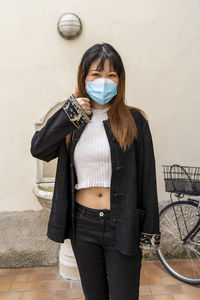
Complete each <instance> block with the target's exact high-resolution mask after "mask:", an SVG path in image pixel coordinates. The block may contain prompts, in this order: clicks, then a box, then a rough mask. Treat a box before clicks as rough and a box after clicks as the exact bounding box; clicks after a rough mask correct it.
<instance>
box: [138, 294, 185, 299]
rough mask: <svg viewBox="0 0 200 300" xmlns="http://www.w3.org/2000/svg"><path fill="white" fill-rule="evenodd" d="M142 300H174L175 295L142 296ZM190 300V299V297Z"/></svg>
mask: <svg viewBox="0 0 200 300" xmlns="http://www.w3.org/2000/svg"><path fill="white" fill-rule="evenodd" d="M140 300H174V298H173V296H169V295H157V296H155V295H154V296H141V297H140ZM188 300H189V299H188Z"/></svg>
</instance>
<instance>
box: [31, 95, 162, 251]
mask: <svg viewBox="0 0 200 300" xmlns="http://www.w3.org/2000/svg"><path fill="white" fill-rule="evenodd" d="M130 111H131V113H132V116H133V118H134V120H135V122H136V126H137V129H138V138H137V140H136V141H135V140H134V142H133V143H132V146H131V148H129V149H128V150H126V151H125V152H124V151H122V149H121V148H120V146H119V144H118V141H117V140H116V138H115V137H114V135H113V133H112V131H111V128H110V126H109V120H104V121H103V125H104V128H105V131H106V134H107V137H108V141H109V145H110V149H111V162H112V176H111V185H110V201H111V207H110V209H111V218H112V222H113V223H114V224H115V225H116V230H115V248H116V249H117V250H119V251H121V252H122V253H123V254H126V255H133V254H136V253H138V251H139V248H142V249H145V250H156V249H157V248H158V247H159V244H160V228H159V209H158V196H157V183H156V170H155V157H154V150H153V142H152V137H151V132H150V128H149V124H148V121H147V120H146V119H145V118H144V116H143V115H142V114H141V113H140V112H139V111H138V110H136V109H134V108H131V109H130ZM91 117H92V114H91V115H87V114H86V113H85V111H84V110H83V108H82V107H81V106H80V105H79V103H78V101H77V100H76V98H75V97H74V96H73V94H72V95H71V96H70V97H69V98H68V99H67V101H66V102H65V104H64V105H63V106H62V107H61V108H60V109H58V110H57V111H56V112H55V113H54V114H53V115H52V116H51V117H50V118H49V119H48V121H47V122H46V125H45V126H43V128H42V129H41V130H39V131H36V132H35V133H34V135H33V137H32V140H31V149H30V151H31V154H32V155H33V157H35V158H38V159H41V160H44V161H46V162H49V161H51V160H52V159H54V158H56V157H58V162H57V169H56V178H55V185H54V192H53V198H52V207H51V213H50V217H49V222H48V229H47V236H48V237H49V238H50V239H51V240H53V241H55V242H58V243H63V242H64V240H65V239H67V238H70V239H75V238H76V236H75V217H74V207H75V206H74V203H75V192H76V190H75V188H74V186H75V184H76V183H77V177H76V170H75V168H74V164H73V154H74V149H75V146H76V143H77V142H78V140H79V138H80V136H81V133H82V132H83V130H84V128H85V126H86V125H87V123H88V122H89V121H90V119H91ZM72 130H74V137H73V139H72V140H71V143H70V148H69V149H67V147H66V143H65V136H66V135H67V134H68V133H69V132H71V131H72ZM71 229H72V230H71ZM71 232H72V234H71Z"/></svg>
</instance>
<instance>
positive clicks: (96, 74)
mask: <svg viewBox="0 0 200 300" xmlns="http://www.w3.org/2000/svg"><path fill="white" fill-rule="evenodd" d="M92 75H94V76H98V75H100V74H98V73H95V74H92ZM110 76H113V77H116V75H115V74H110V75H109V77H110Z"/></svg>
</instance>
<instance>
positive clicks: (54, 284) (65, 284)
mask: <svg viewBox="0 0 200 300" xmlns="http://www.w3.org/2000/svg"><path fill="white" fill-rule="evenodd" d="M69 288H70V280H68V281H54V280H52V281H42V282H41V289H43V290H59V289H69Z"/></svg>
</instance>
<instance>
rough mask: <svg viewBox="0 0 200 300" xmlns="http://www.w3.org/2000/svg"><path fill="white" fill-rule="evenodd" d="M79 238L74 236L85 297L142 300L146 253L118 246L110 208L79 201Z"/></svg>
mask: <svg viewBox="0 0 200 300" xmlns="http://www.w3.org/2000/svg"><path fill="white" fill-rule="evenodd" d="M75 207H76V208H75V218H76V229H75V230H76V240H72V239H71V240H70V241H71V245H72V249H73V252H74V256H75V259H76V262H77V266H78V270H79V274H80V279H81V284H82V289H83V293H84V295H85V300H109V299H110V298H109V296H110V297H111V300H138V299H139V283H140V269H141V258H142V253H141V252H139V254H137V255H133V256H127V255H124V254H122V253H120V252H119V251H117V250H115V248H114V238H115V225H114V224H112V222H111V218H110V210H109V209H94V208H89V207H86V206H84V205H81V204H79V203H78V202H75Z"/></svg>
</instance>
